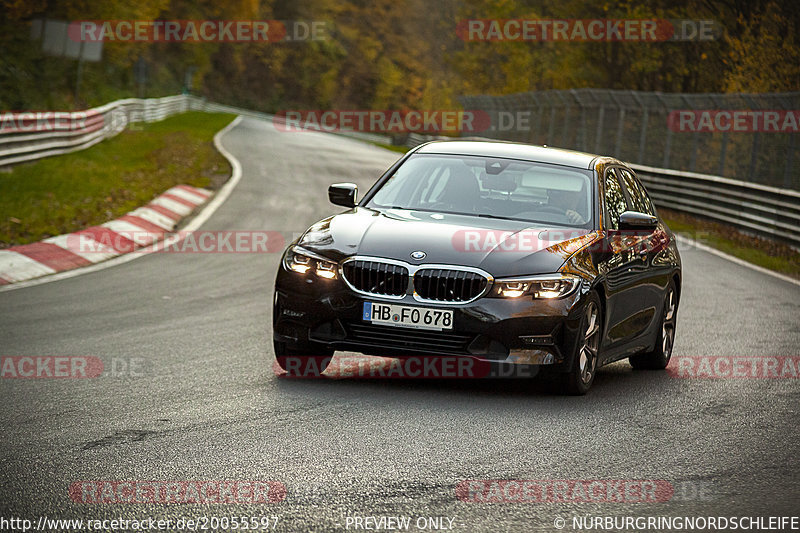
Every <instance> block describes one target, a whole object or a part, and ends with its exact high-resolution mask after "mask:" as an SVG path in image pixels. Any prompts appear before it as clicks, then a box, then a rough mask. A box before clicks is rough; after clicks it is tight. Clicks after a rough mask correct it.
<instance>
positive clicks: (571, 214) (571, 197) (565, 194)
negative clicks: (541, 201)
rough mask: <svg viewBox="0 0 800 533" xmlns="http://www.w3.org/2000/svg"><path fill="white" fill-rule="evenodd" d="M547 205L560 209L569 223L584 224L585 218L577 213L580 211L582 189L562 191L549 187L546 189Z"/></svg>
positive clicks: (582, 197)
mask: <svg viewBox="0 0 800 533" xmlns="http://www.w3.org/2000/svg"><path fill="white" fill-rule="evenodd" d="M547 196H548V202H547V204H548V205H552V206H555V207H557V208H559V209H561V210H562V211H564V215H565V216H566V217H567V220H569V222H570V224H577V225H581V224H586V218H585V217H584V216H582V215H581V213H579V211H582V210H583V209H582V205H583V199H584V196H585V195H584V193H583V191H582V190H581V191H562V190H557V189H550V190H548V191H547Z"/></svg>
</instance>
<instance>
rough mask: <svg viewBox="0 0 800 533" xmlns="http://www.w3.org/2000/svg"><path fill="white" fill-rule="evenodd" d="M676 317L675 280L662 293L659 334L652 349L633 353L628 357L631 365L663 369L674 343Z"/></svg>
mask: <svg viewBox="0 0 800 533" xmlns="http://www.w3.org/2000/svg"><path fill="white" fill-rule="evenodd" d="M677 317H678V291H677V289H676V287H675V281H674V280H672V281H670V282H669V285H667V292H666V294H665V295H664V306H663V308H662V310H661V328H660V329H661V336H660V339H659V342H656V345H655V348H653V351H651V352H647V353H642V354H638V355H634V356H632V357H629V358H628V361H630V363H631V366H632V367H633V368H635V369H637V370H664V369H665V368H667V365H668V364H669V360H670V358H671V357H672V347H673V346H674V345H675V322H676V319H677Z"/></svg>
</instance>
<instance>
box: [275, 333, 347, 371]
mask: <svg viewBox="0 0 800 533" xmlns="http://www.w3.org/2000/svg"><path fill="white" fill-rule="evenodd" d="M272 345H273V348H274V349H275V360H276V361H277V362H278V366H279V367H281V369H283V371H284V372H286V374H288V375H289V376H291V377H303V378H309V377H320V376H321V375H322V373H323V372H325V369H326V368H328V365H329V364H330V362H331V358H332V357H333V350H331V349H329V348H325V347H324V346H310V347H309V348H308V349H306V350H301V349H297V348H296V347H290V346H287V344H286V343H285V342H279V341H272Z"/></svg>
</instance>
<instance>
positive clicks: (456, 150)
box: [415, 141, 599, 169]
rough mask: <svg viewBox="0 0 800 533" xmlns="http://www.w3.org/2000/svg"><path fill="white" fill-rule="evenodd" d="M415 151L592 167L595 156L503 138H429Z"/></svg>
mask: <svg viewBox="0 0 800 533" xmlns="http://www.w3.org/2000/svg"><path fill="white" fill-rule="evenodd" d="M415 153H419V154H447V155H477V156H486V157H502V158H507V159H522V160H524V161H535V162H537V163H551V164H554V165H563V166H567V167H576V168H585V169H593V168H594V164H593V163H594V161H595V160H596V159H597V158H598V157H599V156H597V155H595V154H587V153H584V152H576V151H574V150H564V149H562V148H550V147H547V146H534V145H532V144H522V143H513V142H503V141H433V142H429V143H426V144H423V145H422V146H420V147H419V148H418V149H417V150H416V151H415Z"/></svg>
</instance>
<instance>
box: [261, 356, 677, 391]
mask: <svg viewBox="0 0 800 533" xmlns="http://www.w3.org/2000/svg"><path fill="white" fill-rule="evenodd" d="M268 379H274V380H276V381H277V382H278V385H279V387H280V388H281V389H284V390H286V391H287V392H289V391H291V392H298V391H303V392H305V393H309V392H313V391H314V390H320V391H322V390H324V391H325V392H326V393H330V392H332V391H336V390H340V391H342V392H346V393H348V394H349V393H352V392H354V391H357V392H358V391H360V392H362V393H365V394H366V393H372V392H379V393H385V392H386V391H387V390H391V391H395V392H403V391H407V392H425V393H439V394H449V395H453V397H458V398H462V397H463V396H464V395H470V396H474V395H475V394H480V395H481V396H491V397H498V398H503V397H562V396H563V397H568V396H564V395H562V394H561V392H560V391H559V388H558V386H557V384H556V383H553V382H552V381H551V380H549V379H547V378H546V377H545V376H536V377H524V378H448V379H436V378H425V379H420V378H416V379H415V378H406V377H369V376H339V375H333V376H331V375H329V374H328V371H327V370H326V372H325V373H323V375H322V376H321V377H310V378H298V377H289V376H288V375H286V374H285V373H281V372H273V373H271V374H270V375H269V377H268ZM672 382H674V379H673V378H671V377H670V376H669V375H668V374H667V372H663V371H648V370H638V371H635V370H633V369H632V368H631V367H630V365H629V364H628V363H627V362H625V361H623V362H617V363H613V364H611V365H608V366H605V367H603V368H601V369H600V370H599V371H598V373H597V375H596V376H595V380H594V383H593V384H592V388H591V389H590V390H589V392H588V394H587V397H612V396H613V397H618V396H619V395H620V394H622V395H625V394H626V391H628V392H630V393H631V394H633V393H639V392H641V391H642V390H647V389H654V388H659V387H662V386H668V385H669V384H670V383H672Z"/></svg>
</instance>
